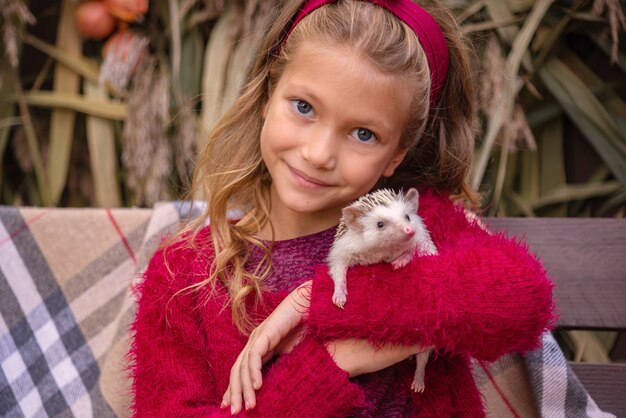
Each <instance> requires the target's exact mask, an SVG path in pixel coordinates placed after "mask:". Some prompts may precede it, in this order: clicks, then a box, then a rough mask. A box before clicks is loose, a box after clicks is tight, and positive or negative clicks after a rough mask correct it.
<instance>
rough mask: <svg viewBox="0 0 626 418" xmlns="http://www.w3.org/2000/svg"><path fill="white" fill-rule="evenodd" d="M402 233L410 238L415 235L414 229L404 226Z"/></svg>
mask: <svg viewBox="0 0 626 418" xmlns="http://www.w3.org/2000/svg"><path fill="white" fill-rule="evenodd" d="M404 233H405V234H406V236H407V237H409V238H411V237H413V235H415V228H413V227H412V226H405V227H404Z"/></svg>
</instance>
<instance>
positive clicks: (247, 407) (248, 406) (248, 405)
mask: <svg viewBox="0 0 626 418" xmlns="http://www.w3.org/2000/svg"><path fill="white" fill-rule="evenodd" d="M248 409H250V404H249V403H248V402H246V411H247V410H248Z"/></svg>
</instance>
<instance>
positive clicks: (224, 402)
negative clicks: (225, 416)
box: [220, 385, 230, 409]
mask: <svg viewBox="0 0 626 418" xmlns="http://www.w3.org/2000/svg"><path fill="white" fill-rule="evenodd" d="M229 405H230V385H228V387H227V388H226V392H224V396H222V403H221V405H220V408H222V409H224V408H226V407H227V406H229Z"/></svg>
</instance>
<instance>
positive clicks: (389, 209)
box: [327, 188, 437, 392]
mask: <svg viewBox="0 0 626 418" xmlns="http://www.w3.org/2000/svg"><path fill="white" fill-rule="evenodd" d="M418 201H419V194H418V192H417V190H416V189H414V188H411V189H409V190H408V191H407V192H406V193H402V192H400V193H396V192H395V191H393V190H390V189H380V190H377V191H375V192H372V193H369V194H366V195H365V196H362V197H361V198H359V199H357V200H356V201H355V202H354V203H352V204H350V205H349V206H347V207H345V208H344V209H343V210H342V216H341V220H340V222H339V226H338V227H337V232H336V233H335V239H334V242H333V245H332V246H331V249H330V252H329V254H328V258H327V262H328V266H329V271H330V276H331V278H332V279H333V283H334V285H335V288H334V291H333V297H332V300H333V303H334V304H335V305H337V306H338V307H340V308H342V309H343V308H344V306H345V303H346V301H347V297H348V290H347V286H346V273H347V271H348V268H349V267H352V266H355V265H369V264H376V263H381V262H386V263H391V265H392V266H393V269H399V268H402V267H404V266H406V265H407V264H408V263H409V262H410V261H411V259H412V258H413V255H414V254H415V253H416V252H417V253H419V254H420V255H434V254H436V253H437V248H436V247H435V244H434V243H433V241H432V239H431V238H430V234H429V232H428V230H427V229H426V226H425V225H424V222H423V220H422V218H421V217H420V216H419V215H418V214H417V209H418ZM430 351H431V349H427V350H424V351H422V352H421V353H419V354H417V355H416V360H417V367H416V370H415V376H414V379H413V383H412V385H411V388H412V389H413V390H415V391H416V392H417V391H419V392H422V391H423V390H424V368H425V366H426V362H427V361H428V356H429V354H430Z"/></svg>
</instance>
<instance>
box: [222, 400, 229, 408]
mask: <svg viewBox="0 0 626 418" xmlns="http://www.w3.org/2000/svg"><path fill="white" fill-rule="evenodd" d="M227 406H228V405H227V404H226V401H222V403H221V404H220V408H222V409H224V408H226V407H227Z"/></svg>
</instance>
